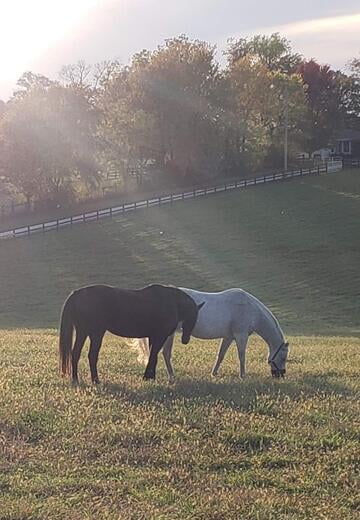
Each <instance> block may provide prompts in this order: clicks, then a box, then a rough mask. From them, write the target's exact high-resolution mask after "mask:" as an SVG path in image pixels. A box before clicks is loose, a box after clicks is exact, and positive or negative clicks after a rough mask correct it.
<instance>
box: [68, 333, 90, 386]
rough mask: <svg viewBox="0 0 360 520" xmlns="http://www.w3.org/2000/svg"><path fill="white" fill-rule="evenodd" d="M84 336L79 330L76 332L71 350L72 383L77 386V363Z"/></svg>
mask: <svg viewBox="0 0 360 520" xmlns="http://www.w3.org/2000/svg"><path fill="white" fill-rule="evenodd" d="M86 336H87V335H86V334H85V332H83V331H82V330H80V329H77V330H76V338H75V343H74V347H73V349H72V353H71V356H72V381H73V383H75V384H77V383H78V382H79V379H78V363H79V359H80V354H81V350H82V348H83V346H84V343H85V340H86Z"/></svg>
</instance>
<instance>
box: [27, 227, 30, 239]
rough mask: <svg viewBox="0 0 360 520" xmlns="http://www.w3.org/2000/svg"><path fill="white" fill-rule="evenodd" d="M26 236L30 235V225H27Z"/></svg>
mask: <svg viewBox="0 0 360 520" xmlns="http://www.w3.org/2000/svg"><path fill="white" fill-rule="evenodd" d="M27 232H28V237H29V236H30V225H29V226H28V227H27Z"/></svg>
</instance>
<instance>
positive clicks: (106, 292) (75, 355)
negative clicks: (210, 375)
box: [59, 285, 203, 383]
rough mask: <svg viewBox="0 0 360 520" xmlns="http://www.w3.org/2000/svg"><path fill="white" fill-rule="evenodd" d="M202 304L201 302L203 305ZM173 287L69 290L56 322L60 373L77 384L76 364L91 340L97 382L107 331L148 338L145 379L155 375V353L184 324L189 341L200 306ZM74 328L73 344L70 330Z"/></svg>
mask: <svg viewBox="0 0 360 520" xmlns="http://www.w3.org/2000/svg"><path fill="white" fill-rule="evenodd" d="M202 305H203V304H202ZM202 305H199V306H198V305H196V304H195V303H194V301H193V299H192V298H191V297H190V296H188V295H187V294H186V293H184V292H183V291H181V290H180V289H177V288H176V287H168V286H163V285H149V286H147V287H144V288H143V289H137V290H129V289H119V288H116V287H110V286H108V285H91V286H88V287H82V288H80V289H77V290H76V291H73V292H72V293H71V294H70V295H69V297H68V298H67V299H66V301H65V303H64V306H63V309H62V313H61V321H60V341H59V357H60V371H61V373H62V374H63V375H66V374H69V375H70V374H71V375H72V380H73V382H74V383H77V382H78V362H79V358H80V354H81V349H82V347H83V345H84V342H85V340H86V338H87V337H88V336H89V338H90V350H89V364H90V371H91V379H92V382H93V383H99V378H98V373H97V360H98V356H99V350H100V347H101V343H102V339H103V337H104V334H105V332H106V331H109V332H112V333H113V334H115V335H117V336H123V337H128V338H142V337H146V338H148V341H149V345H150V355H149V358H148V363H147V366H146V370H145V374H144V379H155V371H156V364H157V356H158V352H159V350H160V349H161V347H162V346H163V344H164V342H165V340H166V338H167V337H168V336H170V335H171V334H173V333H174V331H175V330H176V327H177V326H178V324H179V323H180V322H181V323H182V342H183V343H184V344H187V343H188V342H189V341H190V335H191V331H192V329H193V328H194V325H195V323H196V319H197V316H198V311H199V308H201V307H202ZM74 328H75V331H76V338H75V343H74V346H72V337H73V329H74Z"/></svg>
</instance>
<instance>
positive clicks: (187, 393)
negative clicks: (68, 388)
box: [100, 374, 355, 411]
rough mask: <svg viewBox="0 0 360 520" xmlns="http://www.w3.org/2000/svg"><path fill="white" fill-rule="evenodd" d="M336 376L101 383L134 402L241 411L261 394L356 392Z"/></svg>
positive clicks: (108, 390)
mask: <svg viewBox="0 0 360 520" xmlns="http://www.w3.org/2000/svg"><path fill="white" fill-rule="evenodd" d="M332 377H333V376H331V375H330V376H328V375H326V376H315V375H311V374H308V375H305V376H303V377H301V378H297V379H296V380H291V379H288V380H272V379H271V378H270V377H258V376H256V377H255V376H254V377H249V378H248V379H246V380H244V381H239V380H235V379H233V380H230V381H221V380H220V381H216V380H214V381H210V380H193V379H185V378H184V379H181V380H179V381H177V382H176V383H175V384H173V385H170V384H161V383H160V384H159V383H156V382H148V383H146V384H145V383H144V385H143V386H142V387H140V388H138V389H137V390H134V389H131V388H130V387H129V386H127V385H126V384H121V383H106V382H105V383H102V385H101V387H100V391H101V392H105V393H108V394H111V396H112V397H115V398H118V399H125V400H127V401H129V402H130V403H132V404H135V405H141V404H143V403H159V404H162V405H163V406H165V407H167V406H169V407H170V406H172V405H173V404H174V402H176V401H179V400H182V401H188V402H191V401H196V402H197V403H203V404H205V403H206V404H211V403H215V402H222V404H225V405H226V406H227V407H229V408H232V409H234V410H239V411H249V410H251V409H252V408H254V406H255V404H256V403H258V401H259V399H261V398H262V397H265V396H266V397H267V398H269V397H270V400H271V399H272V398H274V399H280V400H281V399H284V398H290V399H291V400H297V399H300V398H304V397H312V396H318V395H319V394H321V395H322V396H326V395H339V396H345V397H348V396H354V394H355V392H354V391H353V389H352V388H351V387H349V386H347V385H346V384H343V383H340V382H338V381H334V380H333V379H332Z"/></svg>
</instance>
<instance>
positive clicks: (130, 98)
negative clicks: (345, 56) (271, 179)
mask: <svg viewBox="0 0 360 520" xmlns="http://www.w3.org/2000/svg"><path fill="white" fill-rule="evenodd" d="M224 55H225V60H226V63H225V65H224V66H220V65H219V63H218V61H217V60H216V48H215V46H212V45H210V44H209V43H207V42H204V41H199V40H191V39H189V38H188V37H186V36H184V35H181V36H179V37H176V38H172V39H169V40H166V41H165V42H164V44H162V45H160V46H159V47H158V48H157V49H156V50H154V51H147V50H144V51H141V52H139V53H137V54H135V55H134V56H133V57H132V60H131V63H130V65H127V66H124V65H122V64H121V63H119V62H118V61H107V62H102V63H98V64H96V65H95V66H90V65H87V64H86V63H84V62H79V63H77V64H74V65H67V66H64V67H63V68H62V70H61V71H60V75H59V80H57V81H55V80H51V79H49V78H47V77H45V76H43V75H39V74H35V73H33V72H25V73H24V74H23V75H22V76H21V78H20V79H19V81H18V83H17V90H16V91H15V92H14V94H13V96H12V98H11V99H10V100H9V101H8V102H7V103H4V102H2V101H0V170H1V172H0V173H1V175H2V178H3V180H6V182H7V186H11V187H12V189H13V190H14V193H18V194H21V195H22V196H23V198H25V200H27V201H28V202H30V201H31V200H34V199H42V200H52V201H55V202H59V201H60V202H61V201H69V200H71V199H73V198H76V196H77V189H78V188H77V186H80V185H81V186H86V187H87V189H89V191H91V189H92V187H94V186H96V184H97V183H98V182H99V179H100V178H101V176H102V175H104V174H106V173H107V172H109V171H116V172H117V174H118V175H119V176H120V177H121V178H122V181H123V185H124V189H125V190H126V189H127V185H128V182H129V171H132V170H133V171H135V172H139V175H141V172H143V171H144V169H145V168H146V167H147V168H152V169H153V170H154V171H156V172H158V176H159V178H161V179H162V181H163V182H171V183H173V184H174V183H175V184H178V185H182V184H183V185H184V184H191V183H194V182H199V181H204V180H206V179H208V178H211V177H215V176H234V175H247V174H248V172H249V171H255V170H258V169H260V168H274V167H281V165H282V157H283V151H282V150H283V136H284V126H285V120H286V121H287V128H288V134H289V156H290V157H293V156H295V153H296V152H298V151H300V150H301V151H305V152H308V153H311V152H313V151H314V150H317V149H319V148H320V147H323V146H326V145H328V144H329V143H330V142H331V140H332V139H333V137H334V134H335V132H337V131H339V130H340V129H341V128H354V129H359V130H360V59H357V58H354V59H353V60H352V61H351V62H350V65H349V72H348V73H347V74H346V73H345V72H341V71H335V70H332V69H331V68H330V67H329V66H328V65H321V64H319V63H318V62H317V61H315V60H314V59H311V60H305V59H304V58H303V57H302V56H301V55H299V54H297V53H295V52H293V50H292V48H291V44H290V42H289V41H288V40H287V39H286V38H283V37H281V36H280V35H279V34H277V33H276V34H272V35H271V36H263V35H257V36H254V37H251V38H240V39H237V40H231V41H229V42H228V45H227V48H226V51H225V52H224Z"/></svg>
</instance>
